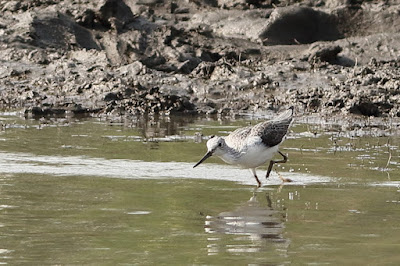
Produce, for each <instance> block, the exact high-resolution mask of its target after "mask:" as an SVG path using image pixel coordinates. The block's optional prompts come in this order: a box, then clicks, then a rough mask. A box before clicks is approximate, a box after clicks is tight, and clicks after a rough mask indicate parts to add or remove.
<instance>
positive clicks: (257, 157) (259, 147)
mask: <svg viewBox="0 0 400 266" xmlns="http://www.w3.org/2000/svg"><path fill="white" fill-rule="evenodd" d="M292 119H293V107H291V108H289V109H288V110H286V111H285V112H283V113H282V114H280V115H279V116H278V117H276V118H274V119H272V120H270V121H266V122H261V123H259V124H257V125H255V126H248V127H244V128H239V129H236V130H235V131H233V132H232V133H231V134H229V135H228V136H227V137H217V136H212V137H211V139H209V140H208V141H207V149H208V152H207V153H206V155H204V157H203V158H202V159H201V160H200V161H199V162H198V163H197V164H196V165H195V166H193V167H196V166H198V165H199V164H201V163H202V162H203V161H205V160H206V159H207V158H208V157H210V156H212V155H217V156H218V157H220V158H221V159H222V160H224V161H225V162H227V163H229V164H235V165H239V166H241V167H243V168H249V169H250V170H251V171H252V173H253V175H254V177H255V178H256V181H257V183H258V187H260V186H261V182H260V180H259V179H258V177H257V174H256V168H257V167H259V166H260V165H263V164H264V163H266V162H267V161H270V163H269V167H268V171H267V175H266V178H268V177H269V174H270V172H271V170H272V167H273V165H274V163H286V161H287V156H286V155H284V154H283V153H281V152H280V151H279V150H278V149H279V145H280V144H281V143H282V142H283V141H284V139H285V136H286V134H287V131H288V128H289V126H290V124H291V122H292ZM276 152H278V153H279V154H280V155H281V156H282V157H283V159H282V160H279V161H274V160H271V159H272V157H273V156H274V154H275V153H276ZM284 181H285V180H284Z"/></svg>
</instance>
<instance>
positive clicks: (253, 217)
mask: <svg viewBox="0 0 400 266" xmlns="http://www.w3.org/2000/svg"><path fill="white" fill-rule="evenodd" d="M266 199H267V206H262V204H260V202H258V200H257V196H256V194H253V196H252V197H251V198H250V200H249V201H247V202H246V203H245V204H243V205H241V206H240V207H238V208H237V209H236V210H234V211H230V212H222V213H220V214H219V215H218V216H217V217H211V216H207V220H206V221H205V231H206V232H208V233H222V234H228V235H238V236H240V237H238V238H237V239H236V240H237V241H238V242H239V241H240V242H239V243H238V244H237V245H235V244H232V243H230V245H229V247H228V245H227V246H226V248H227V251H228V252H233V253H240V252H259V251H260V250H262V249H263V247H267V243H273V244H274V245H275V246H276V250H277V251H279V252H282V251H285V250H287V247H288V245H289V241H288V240H287V239H285V238H284V237H283V232H284V228H285V226H284V220H285V214H284V213H282V212H281V211H278V210H274V209H273V208H272V201H271V199H270V197H269V195H268V194H267V195H266ZM243 237H244V238H243ZM212 239H213V240H214V241H218V240H219V238H212ZM244 239H247V240H251V241H252V242H251V244H249V245H243V242H242V240H244ZM221 242H222V241H221ZM219 251H220V246H218V242H215V243H214V244H210V245H209V252H210V253H214V254H215V253H218V252H219Z"/></svg>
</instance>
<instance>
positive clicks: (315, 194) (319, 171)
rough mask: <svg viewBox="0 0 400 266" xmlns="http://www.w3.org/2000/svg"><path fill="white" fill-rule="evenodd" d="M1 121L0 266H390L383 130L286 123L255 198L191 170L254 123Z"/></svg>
mask: <svg viewBox="0 0 400 266" xmlns="http://www.w3.org/2000/svg"><path fill="white" fill-rule="evenodd" d="M0 119H1V123H2V125H3V126H2V131H1V133H0V166H1V167H0V263H1V264H11V265H15V264H29V265H32V264H36V265H37V264H41V265H43V264H92V265H98V264H100V265H110V264H113V265H114V264H122V265H123V264H140V265H154V264H156V265H157V264H170V265H186V264H210V265H221V264H228V263H235V264H240V265H249V264H251V265H265V264H271V265H276V264H277V265H282V264H334V265H337V264H373V265H375V264H384V265H390V264H392V265H396V264H398V263H399V262H400V255H399V254H400V253H399V252H398V251H399V250H400V244H399V242H398V239H399V238H400V230H399V227H400V226H399V224H400V223H399V221H400V212H399V208H400V172H399V160H398V152H397V150H398V146H399V137H398V135H397V132H396V130H395V129H396V128H397V125H396V124H394V122H392V121H391V122H390V123H389V122H388V123H387V124H384V123H383V124H379V125H378V126H372V127H371V126H370V127H368V128H365V127H364V125H363V123H371V121H361V122H359V123H358V124H357V123H353V124H350V125H349V124H348V123H347V124H344V123H336V122H330V123H327V122H322V121H320V120H313V119H310V120H308V121H301V120H300V119H298V121H300V122H302V123H297V124H295V125H294V126H293V127H292V130H291V133H290V134H289V136H288V139H287V140H286V142H285V143H284V144H283V145H282V148H281V150H282V151H283V152H285V153H287V154H288V155H289V161H288V163H286V164H282V165H279V166H276V167H275V170H276V171H274V172H273V173H272V175H271V177H270V179H269V180H265V178H260V180H261V181H262V182H263V185H264V186H263V187H262V188H260V189H255V184H256V182H255V180H254V178H253V177H252V176H251V174H250V172H249V171H248V170H244V169H240V168H237V167H234V166H229V165H226V164H223V163H222V162H221V161H219V160H218V159H213V158H211V159H209V160H208V161H207V162H205V163H204V164H202V165H200V166H199V167H197V168H195V169H193V168H192V166H193V164H194V163H195V162H196V161H198V160H199V159H200V158H201V157H202V156H203V155H204V153H205V152H206V148H205V143H204V141H205V139H206V136H208V135H211V134H219V135H226V134H227V133H228V132H230V131H232V130H234V129H235V128H237V127H239V126H245V125H248V124H254V123H256V122H257V120H258V119H261V117H258V118H252V119H248V118H242V119H235V120H232V119H231V120H214V119H200V118H191V117H184V118H179V117H178V118H174V117H171V118H161V119H157V120H147V119H145V118H140V119H136V120H123V119H121V120H114V121H109V120H105V119H80V120H79V119H73V118H68V119H66V118H62V119H52V120H43V119H42V120H24V119H22V118H20V117H19V116H18V115H17V114H12V113H11V114H5V113H3V114H2V116H0ZM303 122H306V123H303ZM200 133H201V134H202V135H203V136H204V137H203V138H204V140H203V142H200V140H201V137H200ZM265 170H266V167H261V168H260V169H259V170H258V173H259V176H260V177H263V175H265ZM279 174H280V175H282V176H283V177H285V178H290V179H292V180H293V182H291V183H285V184H282V182H281V179H280V178H279V176H278V175H279Z"/></svg>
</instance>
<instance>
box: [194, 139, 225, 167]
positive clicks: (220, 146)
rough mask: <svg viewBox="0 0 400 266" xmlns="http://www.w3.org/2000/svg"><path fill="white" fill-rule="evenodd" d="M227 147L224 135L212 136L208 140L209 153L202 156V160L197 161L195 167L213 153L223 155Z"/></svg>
mask: <svg viewBox="0 0 400 266" xmlns="http://www.w3.org/2000/svg"><path fill="white" fill-rule="evenodd" d="M224 148H225V140H224V138H222V137H218V136H214V135H213V136H211V137H210V139H209V140H208V141H207V149H208V151H207V153H206V154H205V155H204V156H203V158H201V160H200V161H199V162H198V163H196V164H195V165H194V166H193V168H195V167H196V166H198V165H199V164H201V163H202V162H204V161H205V160H206V159H207V158H208V157H211V156H212V155H221V154H223V151H224Z"/></svg>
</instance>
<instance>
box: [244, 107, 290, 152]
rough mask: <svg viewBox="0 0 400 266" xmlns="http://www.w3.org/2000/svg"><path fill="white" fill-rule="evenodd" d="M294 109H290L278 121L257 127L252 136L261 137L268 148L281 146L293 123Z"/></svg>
mask: <svg viewBox="0 0 400 266" xmlns="http://www.w3.org/2000/svg"><path fill="white" fill-rule="evenodd" d="M292 116H293V109H289V110H287V111H286V112H284V113H283V114H281V115H280V116H278V117H277V118H276V119H274V120H271V121H267V122H262V123H259V124H257V125H255V126H254V127H253V129H252V132H251V135H254V136H259V137H260V138H261V140H262V143H264V145H265V146H267V147H273V146H276V145H278V144H280V143H281V142H282V141H283V138H284V137H285V136H286V134H287V131H288V129H289V126H290V123H291V122H292Z"/></svg>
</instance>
